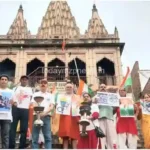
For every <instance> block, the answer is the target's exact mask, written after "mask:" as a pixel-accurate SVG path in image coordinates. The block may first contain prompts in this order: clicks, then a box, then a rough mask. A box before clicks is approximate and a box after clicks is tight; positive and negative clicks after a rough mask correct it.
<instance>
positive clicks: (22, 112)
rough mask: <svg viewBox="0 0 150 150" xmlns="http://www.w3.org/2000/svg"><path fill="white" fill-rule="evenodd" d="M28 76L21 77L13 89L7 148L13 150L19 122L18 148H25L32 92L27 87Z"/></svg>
mask: <svg viewBox="0 0 150 150" xmlns="http://www.w3.org/2000/svg"><path fill="white" fill-rule="evenodd" d="M28 80H29V79H28V76H25V75H24V76H21V78H20V85H19V86H17V87H15V88H14V89H13V90H14V99H13V108H12V116H13V122H12V123H11V129H10V137H9V148H11V149H14V148H15V138H16V129H17V125H18V122H19V121H20V135H21V136H20V143H19V148H21V149H24V148H26V137H27V131H28V119H29V106H30V103H31V98H32V95H33V90H32V88H31V87H29V86H28Z"/></svg>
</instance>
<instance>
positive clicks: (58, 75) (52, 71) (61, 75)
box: [47, 58, 65, 81]
mask: <svg viewBox="0 0 150 150" xmlns="http://www.w3.org/2000/svg"><path fill="white" fill-rule="evenodd" d="M47 78H48V80H49V81H64V80H65V63H64V62H63V61H61V60H60V59H58V58H55V59H53V60H52V61H50V62H49V63H48V76H47Z"/></svg>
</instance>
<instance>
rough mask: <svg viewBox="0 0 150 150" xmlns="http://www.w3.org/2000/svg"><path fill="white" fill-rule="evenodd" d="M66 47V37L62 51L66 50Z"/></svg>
mask: <svg viewBox="0 0 150 150" xmlns="http://www.w3.org/2000/svg"><path fill="white" fill-rule="evenodd" d="M65 48H66V41H65V39H63V42H62V51H64V50H65Z"/></svg>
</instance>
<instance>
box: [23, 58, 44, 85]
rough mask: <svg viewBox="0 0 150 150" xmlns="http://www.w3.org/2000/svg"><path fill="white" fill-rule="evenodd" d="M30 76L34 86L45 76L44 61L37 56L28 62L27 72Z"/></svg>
mask: <svg viewBox="0 0 150 150" xmlns="http://www.w3.org/2000/svg"><path fill="white" fill-rule="evenodd" d="M26 74H27V75H28V76H30V82H29V83H31V86H34V84H35V83H37V82H38V81H39V80H40V79H42V78H44V63H43V62H41V61H40V60H39V59H37V58H35V59H33V60H31V61H30V62H29V63H28V64H27V73H26Z"/></svg>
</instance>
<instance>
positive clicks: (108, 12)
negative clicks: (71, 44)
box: [0, 0, 150, 72]
mask: <svg viewBox="0 0 150 150" xmlns="http://www.w3.org/2000/svg"><path fill="white" fill-rule="evenodd" d="M67 1H68V4H69V6H70V7H71V10H72V14H73V15H74V16H75V19H76V22H77V25H78V27H79V28H80V31H81V33H84V31H85V30H86V29H87V27H88V21H89V19H90V18H91V14H92V11H91V9H92V5H93V2H94V0H67ZM95 2H96V6H97V8H98V11H99V15H100V17H101V19H102V21H103V23H104V25H105V27H106V29H107V30H108V32H109V33H110V34H111V33H114V28H115V26H117V28H118V31H119V36H120V41H121V42H125V48H124V52H123V55H122V64H123V69H124V70H126V69H125V68H126V67H127V66H130V68H132V66H133V64H134V62H135V61H137V60H138V61H139V62H140V68H141V69H150V64H149V60H150V46H149V44H150V1H144V2H143V1H131V0H130V1H123V0H120V1H108V0H107V1H106V0H95ZM49 3H50V0H24V1H23V0H22V1H21V0H0V35H4V34H6V33H7V32H8V30H9V27H10V25H11V24H12V22H13V20H14V18H15V17H16V14H17V11H18V8H19V5H20V4H22V5H23V9H24V17H25V19H26V20H27V25H28V29H29V30H30V31H31V33H32V34H36V33H37V30H38V27H39V26H40V24H41V21H42V17H43V16H44V15H45V12H46V10H47V7H48V5H49ZM124 72H125V71H124Z"/></svg>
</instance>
